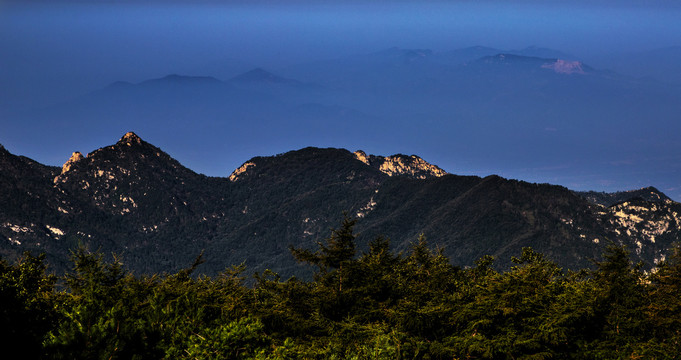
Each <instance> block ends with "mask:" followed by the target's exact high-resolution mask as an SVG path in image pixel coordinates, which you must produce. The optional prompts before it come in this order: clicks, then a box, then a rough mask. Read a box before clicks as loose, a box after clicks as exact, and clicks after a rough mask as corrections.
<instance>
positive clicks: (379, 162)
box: [354, 150, 447, 179]
mask: <svg viewBox="0 0 681 360" xmlns="http://www.w3.org/2000/svg"><path fill="white" fill-rule="evenodd" d="M354 155H355V159H357V160H359V161H361V162H363V163H365V164H367V165H369V166H371V167H374V168H376V169H378V170H380V171H381V172H382V173H384V174H386V175H388V176H409V177H412V178H416V179H426V178H429V177H441V176H444V175H447V172H446V171H444V170H442V169H441V168H439V167H438V166H436V165H433V164H430V163H428V162H427V161H425V160H423V159H422V158H420V157H418V156H416V155H411V156H408V155H402V154H397V155H391V156H376V155H367V154H366V153H365V152H364V151H362V150H357V151H355V152H354Z"/></svg>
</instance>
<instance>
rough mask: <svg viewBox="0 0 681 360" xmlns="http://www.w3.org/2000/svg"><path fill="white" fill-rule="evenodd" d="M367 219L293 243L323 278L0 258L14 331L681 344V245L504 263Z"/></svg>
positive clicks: (480, 349)
mask: <svg viewBox="0 0 681 360" xmlns="http://www.w3.org/2000/svg"><path fill="white" fill-rule="evenodd" d="M354 224H355V221H354V220H352V219H349V218H346V219H345V220H344V221H343V223H342V224H341V226H340V227H339V228H338V229H336V230H334V231H333V232H332V233H331V235H330V236H329V237H328V238H327V239H326V240H324V241H323V242H320V243H319V244H318V247H317V248H315V249H300V248H291V249H290V251H291V253H292V256H293V257H294V258H295V259H297V260H298V261H300V262H302V263H303V264H307V265H308V267H307V269H308V271H309V272H311V273H313V275H314V276H313V280H311V281H303V280H299V279H297V278H289V279H282V278H280V277H279V275H277V274H276V273H273V272H269V271H267V272H264V273H258V274H255V276H254V277H252V278H246V277H245V276H244V275H243V273H244V271H245V270H246V269H245V268H244V266H243V265H240V266H235V267H232V268H229V269H227V270H225V271H223V272H221V273H220V274H218V275H216V276H214V277H207V276H197V275H196V271H197V269H199V268H200V267H201V258H198V259H197V260H196V261H195V262H194V264H193V265H192V266H190V267H187V268H186V269H184V270H182V271H179V272H176V273H171V274H168V273H163V274H154V275H138V274H134V273H131V272H129V271H128V270H126V269H125V268H124V267H123V266H122V265H121V263H120V262H106V261H103V260H102V255H101V254H98V253H91V252H89V251H87V250H86V249H83V248H80V249H78V250H77V251H75V252H74V253H73V254H72V261H73V265H72V269H71V270H70V271H69V272H68V273H67V274H66V275H65V276H63V277H55V276H54V275H47V273H46V268H45V266H46V265H45V262H44V260H45V257H44V256H42V255H41V256H38V257H34V256H31V255H25V256H24V257H23V258H22V259H21V260H20V261H19V262H18V263H9V262H7V261H5V260H2V261H1V262H0V299H1V302H2V305H3V306H2V307H1V308H0V312H1V316H0V321H1V322H2V324H0V339H2V341H3V343H4V344H6V345H11V347H10V348H12V349H21V354H22V355H21V358H24V359H33V358H35V359H38V358H40V359H96V358H99V359H162V358H165V359H549V358H550V359H675V358H677V355H678V354H679V353H681V315H680V314H681V312H680V311H679V310H681V248H679V247H678V246H677V247H675V248H674V249H673V250H672V251H671V252H670V256H669V257H668V258H667V259H666V260H665V261H664V262H662V263H661V264H660V266H659V268H658V270H657V271H656V272H654V273H644V272H642V271H641V269H640V266H638V265H635V264H633V263H632V261H631V260H630V256H629V253H628V250H627V249H626V248H623V247H620V246H615V245H609V246H608V247H607V248H606V250H605V252H604V253H603V254H602V256H601V258H600V259H599V260H597V261H596V262H595V268H594V270H582V271H567V270H564V269H561V268H560V267H559V266H557V265H556V264H555V263H554V262H552V261H549V260H547V259H546V258H545V257H544V256H543V255H542V254H540V253H537V252H535V251H533V250H532V249H530V248H525V249H523V250H522V252H520V253H518V254H517V257H513V258H512V262H513V264H514V265H513V267H512V268H510V269H509V270H508V271H503V272H498V271H495V270H494V268H493V266H492V265H493V262H494V259H493V258H492V257H483V258H480V259H478V260H477V261H476V265H475V266H473V267H470V268H460V267H456V266H453V265H451V263H450V259H448V258H447V257H446V256H444V255H443V254H442V252H441V251H440V250H438V249H434V248H433V247H432V246H431V245H429V244H428V243H427V242H426V241H425V239H423V238H421V239H419V240H418V241H415V242H413V243H412V244H411V245H410V246H409V248H408V249H407V250H405V251H403V252H395V251H394V250H392V249H391V248H390V243H389V241H388V240H386V239H383V238H375V239H374V240H373V241H372V242H371V245H370V246H369V248H368V249H367V250H366V251H358V250H357V249H356V248H357V244H356V243H355V234H354V232H353V228H354Z"/></svg>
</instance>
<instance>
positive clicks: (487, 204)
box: [0, 133, 681, 276]
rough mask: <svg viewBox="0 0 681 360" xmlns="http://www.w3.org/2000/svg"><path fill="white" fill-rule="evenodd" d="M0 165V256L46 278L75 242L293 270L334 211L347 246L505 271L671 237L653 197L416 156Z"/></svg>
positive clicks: (151, 157) (165, 259)
mask: <svg viewBox="0 0 681 360" xmlns="http://www.w3.org/2000/svg"><path fill="white" fill-rule="evenodd" d="M0 166H1V168H0V170H2V171H1V172H0V174H1V177H0V203H1V204H2V206H1V207H0V243H1V245H0V250H1V251H2V254H3V256H6V257H15V256H17V255H18V254H20V253H21V252H22V251H24V250H32V251H45V252H47V253H48V259H49V261H50V264H52V266H53V267H54V268H55V269H56V270H58V271H61V270H63V269H64V268H65V267H66V266H68V260H67V258H68V254H69V251H70V250H71V249H73V248H74V247H75V246H77V245H78V244H79V243H80V244H84V245H86V246H89V247H90V248H91V249H100V250H102V251H103V252H105V253H107V254H108V253H111V252H115V253H119V254H120V255H121V256H122V259H123V261H124V263H125V264H126V266H129V267H130V268H132V269H134V270H135V271H138V272H158V271H174V270H177V269H178V268H180V267H183V266H187V265H188V264H190V263H191V261H192V260H193V258H194V257H195V256H197V255H198V254H199V253H200V252H201V251H204V250H205V258H206V260H207V262H206V264H204V265H203V266H202V269H201V271H203V272H205V273H209V274H213V273H216V272H218V271H220V270H222V269H224V268H225V267H228V266H230V265H232V264H238V263H241V262H243V261H245V262H246V264H247V266H248V268H249V270H250V271H262V270H264V269H267V268H270V269H273V270H275V271H278V272H281V273H282V275H284V276H289V275H295V274H301V273H302V272H303V271H301V269H300V267H299V266H298V265H297V264H296V263H295V261H294V259H293V257H292V256H290V254H289V252H288V247H289V246H291V245H293V246H296V247H309V248H312V247H314V246H315V244H316V242H318V241H321V240H323V239H324V238H326V237H327V236H328V234H329V229H330V228H331V227H334V226H336V225H337V224H338V221H339V220H340V218H341V216H342V213H343V212H347V214H348V215H350V216H353V217H356V218H357V219H358V223H357V227H356V230H357V232H358V234H359V237H358V246H359V248H360V250H361V249H365V248H366V246H367V244H368V243H369V241H371V240H372V239H373V238H375V237H376V236H379V235H383V236H387V237H389V238H391V240H392V244H393V246H394V247H395V248H397V249H401V250H402V249H406V248H407V247H408V246H409V244H410V243H411V242H413V241H415V240H416V239H417V238H418V236H419V235H420V234H424V235H425V236H426V237H427V238H428V239H429V241H430V243H431V244H433V246H435V245H437V246H441V247H443V249H444V252H445V254H446V255H448V256H449V257H450V258H451V259H452V261H453V262H454V263H455V264H457V265H462V266H468V265H473V262H474V261H475V260H476V259H477V258H479V257H481V256H483V255H494V256H496V257H497V259H498V261H497V266H499V267H506V266H509V264H510V263H509V260H510V257H511V256H515V255H518V254H519V253H520V251H521V249H522V247H525V246H532V247H533V248H535V249H536V250H538V251H541V252H543V253H545V254H546V255H547V256H548V257H549V258H551V259H553V260H555V261H557V262H558V263H559V264H561V265H562V266H566V267H569V268H578V267H584V266H589V265H590V262H589V259H591V258H595V257H597V256H598V255H599V254H600V252H601V251H602V249H603V246H605V245H606V244H607V243H608V242H609V241H613V242H616V243H620V244H625V245H628V246H629V247H630V248H631V249H632V250H633V251H634V256H635V257H636V258H637V259H640V260H642V261H644V262H646V263H647V266H648V267H651V266H653V265H654V263H655V261H657V260H659V259H661V258H663V257H664V255H665V250H666V249H667V248H668V247H669V246H670V244H671V243H672V242H674V241H679V239H680V237H679V235H680V234H681V218H680V217H679V213H681V208H679V206H680V205H679V204H678V203H675V202H673V201H670V200H668V199H666V198H663V196H664V195H663V194H661V193H659V194H660V195H659V199H652V200H653V201H651V200H650V199H649V200H645V199H642V198H634V199H627V201H625V202H619V203H616V204H613V205H611V206H610V207H606V206H604V205H601V204H598V203H595V202H590V201H587V199H586V198H583V197H581V196H579V194H577V193H574V192H572V191H569V190H567V189H565V188H563V187H560V186H553V185H546V184H542V185H538V184H531V183H526V182H521V181H514V180H506V179H503V178H501V177H498V176H489V177H486V178H479V177H475V176H457V175H451V174H447V173H445V172H444V171H443V170H442V169H440V168H438V167H437V166H435V165H432V164H429V163H427V162H426V161H425V160H423V159H421V158H419V157H418V156H415V155H412V156H406V155H393V156H376V155H367V154H366V153H364V152H362V151H356V152H355V153H352V152H350V151H347V150H344V149H333V148H329V149H320V148H304V149H301V150H296V151H291V152H287V153H284V154H280V155H277V156H270V157H255V158H252V159H250V160H249V161H247V162H245V163H244V164H243V165H242V166H240V167H239V168H238V169H236V170H235V171H234V172H233V173H232V174H231V175H230V176H229V177H228V178H211V177H206V176H203V175H199V174H196V173H195V172H193V171H191V170H189V169H187V168H185V167H184V166H182V165H181V164H180V163H179V162H177V161H176V160H174V159H173V158H172V157H170V156H169V155H168V154H166V153H164V152H163V151H162V150H160V149H159V148H157V147H155V146H153V145H151V144H149V143H146V142H145V141H143V140H142V139H140V138H139V137H138V136H137V135H135V134H134V133H127V134H125V135H124V136H123V137H122V138H121V139H120V140H119V141H118V142H117V143H116V144H114V145H111V146H107V147H104V148H101V149H98V150H95V151H93V152H92V153H90V154H88V155H87V156H83V155H82V154H80V153H74V155H73V156H72V157H71V158H70V159H69V160H68V161H67V162H66V163H65V164H64V166H63V167H62V169H61V170H60V169H59V168H55V167H46V166H43V165H40V164H38V163H36V162H34V161H32V160H30V159H27V158H23V157H19V156H15V155H12V154H10V153H9V152H7V151H6V150H4V149H0ZM615 197H617V196H616V195H612V198H615ZM609 198H610V197H609V196H608V195H601V196H600V199H609Z"/></svg>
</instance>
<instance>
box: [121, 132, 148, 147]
mask: <svg viewBox="0 0 681 360" xmlns="http://www.w3.org/2000/svg"><path fill="white" fill-rule="evenodd" d="M117 144H120V145H127V146H132V145H135V144H136V145H139V144H142V138H140V137H139V136H137V134H135V133H134V132H132V131H130V132H128V133H126V134H125V135H123V137H122V138H121V139H120V140H118V143H117Z"/></svg>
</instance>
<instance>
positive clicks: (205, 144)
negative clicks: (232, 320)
mask: <svg viewBox="0 0 681 360" xmlns="http://www.w3.org/2000/svg"><path fill="white" fill-rule="evenodd" d="M680 16H681V6H679V5H678V4H676V3H673V2H671V1H657V2H653V3H647V4H641V3H639V2H635V1H626V2H616V1H605V0H602V1H597V2H593V3H592V2H586V1H572V2H569V3H565V2H560V3H558V2H539V1H523V2H521V3H514V4H507V3H500V2H498V1H484V2H481V3H474V2H469V1H456V2H437V1H436V2H427V3H418V2H412V1H380V2H376V3H371V4H366V3H362V2H357V1H344V2H340V3H337V2H333V3H332V2H325V1H321V2H318V1H314V2H313V1H294V2H287V3H279V2H277V3H274V2H271V1H258V2H255V3H251V2H244V1H227V2H214V1H206V2H201V3H200V4H198V5H197V4H194V3H189V2H186V1H171V2H164V1H148V2H144V3H132V2H123V3H108V2H88V1H58V2H49V3H48V2H42V1H29V2H15V1H5V2H2V3H0V84H1V85H0V126H1V127H2V128H3V129H5V130H4V131H3V133H0V143H2V144H3V145H4V146H5V147H6V148H7V149H8V150H9V151H11V152H12V153H14V154H18V155H22V156H27V157H29V158H32V159H34V160H36V161H38V162H40V163H43V164H47V165H52V166H61V164H63V162H65V161H66V160H67V159H68V155H69V154H71V153H72V152H73V151H81V152H83V153H87V152H89V151H92V150H94V149H96V148H99V147H101V146H103V145H102V144H107V143H109V142H110V140H107V139H112V138H115V136H116V135H117V134H118V133H124V132H125V131H128V130H133V131H135V132H136V133H138V134H142V135H140V136H141V137H142V138H143V139H145V141H148V142H150V143H152V144H154V145H155V146H158V147H160V148H161V149H163V150H164V151H166V152H167V153H169V154H170V155H171V156H173V158H176V159H178V161H180V162H181V163H182V164H184V165H185V166H187V167H188V168H190V169H192V170H193V171H196V172H198V173H203V174H206V175H209V176H222V177H226V176H228V175H229V173H230V172H231V171H232V170H233V169H235V168H236V167H238V166H239V165H240V164H241V163H243V162H244V161H246V160H248V159H250V158H252V157H254V156H268V155H274V154H278V153H283V152H287V151H291V150H295V149H300V148H303V147H306V146H315V147H336V148H345V149H348V150H350V151H354V150H351V149H362V150H364V151H366V152H367V153H373V154H397V153H408V154H416V155H418V156H420V157H422V158H424V159H425V160H427V161H428V162H430V163H433V164H435V165H437V166H440V167H441V168H443V169H445V170H446V171H447V172H449V173H452V174H458V175H476V176H487V175H491V174H498V175H500V176H502V177H505V178H511V179H518V180H524V181H528V182H536V183H551V184H556V185H562V186H565V187H568V188H570V189H573V190H594V191H606V192H613V191H626V190H632V189H635V188H643V187H647V186H654V187H656V188H658V189H660V190H661V191H662V192H664V193H665V194H667V195H668V196H669V197H671V198H673V199H675V200H676V201H679V200H681V186H679V185H680V184H679V180H678V179H679V178H681V156H679V155H675V154H678V153H679V150H681V148H680V147H681V144H680V142H679V141H678V140H677V139H676V138H675V137H674V136H673V133H674V132H676V130H679V129H678V127H679V124H678V123H679V121H678V120H679V118H678V115H677V114H678V112H677V110H678V109H677V106H676V105H673V104H674V102H675V98H673V94H672V93H674V92H675V91H676V90H677V89H679V86H680V85H679V84H681V81H680V80H678V75H675V74H678V72H677V71H676V70H678V69H679V65H678V59H680V58H677V57H673V58H668V59H667V58H664V56H661V55H660V56H658V58H655V55H656V54H676V53H681V51H678V49H681V47H680V46H681V24H680V23H679V22H678V21H676V20H677V19H678V18H679V17H680ZM26 24H30V26H26ZM471 46H486V47H491V48H495V49H499V50H502V51H512V50H516V51H521V50H523V49H525V48H526V47H528V46H535V47H537V48H546V49H549V50H550V49H553V51H557V52H561V53H564V54H567V55H569V56H571V57H574V58H576V59H578V60H580V61H582V62H583V63H584V64H586V65H588V66H591V67H593V68H595V69H597V70H599V71H601V70H612V71H614V73H617V74H622V75H623V76H628V77H631V79H642V78H651V79H655V80H654V81H655V82H652V83H651V82H649V83H644V82H643V80H642V82H641V83H642V84H644V85H641V86H647V87H646V88H645V89H646V90H645V91H649V90H647V89H648V87H650V88H652V87H654V89H652V90H650V91H649V92H650V99H647V98H645V99H644V98H641V100H640V104H636V103H634V102H636V101H639V98H636V97H631V96H633V95H630V94H628V93H627V94H625V95H626V96H629V97H623V99H625V100H623V103H622V106H623V107H625V109H624V110H621V111H620V110H618V111H619V112H613V111H614V110H613V109H615V107H616V106H617V104H615V103H613V104H614V105H608V106H610V108H608V107H600V108H599V107H598V106H596V105H594V106H593V107H592V108H590V109H587V110H588V111H590V112H585V113H584V112H583V113H579V112H578V111H577V109H580V107H572V108H571V107H565V109H575V110H576V111H577V112H576V113H575V118H579V117H580V116H582V117H584V116H586V118H585V119H577V120H576V121H570V122H568V121H567V120H568V119H569V117H568V116H567V115H565V114H563V113H560V112H561V111H564V110H563V108H561V109H558V108H556V109H555V110H551V108H550V107H548V105H547V107H546V108H545V109H544V108H542V109H543V110H541V111H538V114H534V115H531V116H535V117H536V118H533V120H532V121H535V122H538V123H537V125H536V126H535V125H532V126H530V125H528V122H529V121H530V120H527V119H525V118H524V117H525V116H527V114H525V113H523V112H518V113H511V114H512V115H513V118H512V122H513V123H515V124H517V125H515V127H513V126H512V124H504V123H502V122H495V121H496V120H494V121H493V119H494V118H495V117H498V116H500V114H505V112H504V110H503V109H504V108H509V109H513V111H522V110H523V108H520V110H518V109H517V108H514V107H513V106H512V104H511V105H508V104H501V105H503V106H501V107H500V108H499V110H495V111H497V112H496V113H492V114H489V113H486V112H485V111H486V110H485V109H479V110H480V112H479V113H474V112H472V111H473V110H469V109H463V110H461V111H460V112H456V113H454V112H453V111H452V109H456V106H454V105H452V107H451V108H445V107H443V108H442V111H440V112H438V111H439V110H438V111H436V110H431V109H429V108H427V107H426V105H423V104H425V102H424V103H423V104H416V103H415V104H414V105H413V106H411V105H410V106H411V108H408V107H407V105H409V104H403V103H404V100H403V99H401V98H398V97H395V98H390V97H386V98H381V99H378V100H376V103H375V104H371V105H367V104H363V103H360V102H358V101H356V100H353V101H354V102H348V101H346V102H343V101H344V100H337V99H336V98H333V97H332V96H331V95H328V96H327V97H325V98H323V100H318V99H314V100H310V103H311V104H321V105H323V106H325V108H312V109H310V108H305V109H303V110H304V111H305V112H303V114H305V116H309V117H314V116H320V117H324V116H328V119H325V120H324V121H323V122H319V123H315V122H311V120H299V119H298V118H295V117H286V116H284V115H282V116H281V117H280V118H276V117H269V118H266V117H267V116H271V114H272V113H274V114H278V113H280V112H279V110H272V111H271V113H269V114H264V115H253V116H244V115H243V114H241V113H238V112H236V113H235V114H236V115H232V114H231V113H228V114H230V118H229V120H224V121H222V120H221V121H217V120H215V119H217V118H216V117H215V116H216V115H214V114H209V115H210V116H213V118H210V116H208V117H206V119H205V120H200V119H196V118H195V117H194V116H191V114H184V113H182V112H181V111H177V110H171V109H166V110H163V111H160V110H158V111H157V110H155V112H152V111H151V110H150V109H146V108H145V109H142V110H144V111H141V110H140V109H141V108H140V109H138V108H131V110H129V112H128V113H125V112H121V113H120V114H124V115H125V116H127V118H120V119H113V118H111V119H110V118H107V116H109V114H99V113H97V112H96V111H94V110H88V111H89V112H87V111H81V110H79V111H80V112H73V111H71V112H68V111H65V110H64V114H62V115H59V116H62V117H61V118H59V116H56V115H55V118H54V119H49V118H48V117H47V116H46V115H45V114H43V113H41V114H40V116H36V115H35V114H36V113H38V112H39V111H43V112H45V111H46V110H40V109H45V108H46V107H47V108H48V109H58V110H60V111H61V109H64V108H68V107H69V106H72V104H74V103H78V102H79V101H84V100H83V99H88V96H92V94H93V93H97V92H98V91H101V90H102V89H104V88H106V87H107V86H108V85H110V84H112V83H114V82H119V81H123V82H130V83H132V84H139V83H141V82H143V81H146V80H149V79H160V78H163V77H164V76H166V75H169V74H180V75H186V76H211V77H215V78H216V79H219V80H221V81H226V80H229V79H231V78H232V77H234V76H236V75H238V74H241V73H244V72H246V71H248V70H251V69H255V68H263V69H265V70H267V71H270V72H271V73H273V74H275V75H277V76H281V77H284V78H290V79H294V80H300V79H298V77H299V76H300V77H308V78H310V79H312V78H315V77H316V78H320V76H321V75H319V74H314V73H306V72H305V71H304V70H305V69H310V68H312V67H314V66H318V65H319V64H320V63H321V64H323V63H325V62H329V61H336V60H338V59H348V58H354V57H357V58H361V57H362V56H364V55H367V54H373V53H376V52H381V51H383V50H386V49H390V48H393V47H397V48H400V49H430V50H432V51H433V52H434V53H435V54H445V53H447V52H451V51H454V50H457V49H465V48H468V47H471ZM660 49H665V50H666V51H667V52H661V51H662V50H660ZM656 51H657V52H656ZM674 51H676V52H674ZM646 56H647V57H646ZM675 56H676V55H675ZM639 59H654V60H655V61H656V62H655V63H654V64H652V65H649V64H648V63H643V65H639V66H638V67H637V65H636V64H637V61H638V62H640V61H643V60H640V61H639ZM646 65H647V66H646ZM301 68H302V70H301ZM383 70H385V69H383ZM429 71H430V72H432V71H434V70H432V69H426V70H425V72H424V73H425V74H430V72H429ZM432 73H435V74H440V73H436V72H432ZM445 73H446V72H445ZM399 74H402V73H399ZM405 74H406V75H405V79H409V77H408V74H407V73H405ZM322 75H323V73H322ZM327 75H329V74H327ZM327 77H330V76H327ZM660 77H662V78H660ZM306 80H308V79H302V80H301V81H306ZM419 81H420V80H419ZM636 81H638V80H636ZM657 83H664V85H660V86H658V85H649V84H657ZM332 84H338V82H336V83H332ZM668 84H671V85H668ZM324 86H327V87H328V86H329V85H328V84H324ZM382 86H384V87H385V88H387V89H390V87H391V85H390V84H389V83H387V82H386V83H385V84H383V85H382ZM637 86H638V85H637ZM424 89H425V88H424ZM380 90H381V91H384V89H383V88H380ZM436 90H438V89H433V90H432V91H436ZM618 91H619V90H618ZM642 91H643V90H642ZM632 94H637V93H636V92H632ZM646 94H647V93H646ZM540 95H541V94H540ZM268 96H269V95H268ZM277 96H278V95H277ZM613 96H615V95H613ZM655 97H657V99H655ZM426 100H427V99H426ZM302 101H308V100H307V99H304V100H302ZM390 101H392V102H393V103H395V104H398V105H400V106H402V108H404V109H407V110H410V109H412V111H411V113H410V112H407V111H406V110H403V111H402V113H403V114H404V115H403V116H395V114H393V113H391V112H390V111H389V110H385V109H389V107H390V106H391V105H390V104H391V103H390ZM420 101H425V100H424V99H421V100H420ZM54 104H56V105H54ZM306 104H307V103H303V104H296V106H297V105H301V106H302V105H306ZM528 104H530V105H532V103H531V102H529V101H528ZM431 105H432V104H431ZM435 105H437V104H435ZM536 105H537V106H544V105H543V104H541V103H537V104H536ZM192 106H195V107H193V108H188V110H187V111H188V112H189V113H190V112H191V111H189V110H192V111H193V110H196V109H201V107H200V106H199V105H192ZM315 106H316V105H315ZM580 106H585V105H583V104H582V103H580ZM459 107H460V106H459ZM36 109H38V110H36ZM632 109H633V110H632ZM152 110H153V109H152ZM587 110H584V111H587ZM50 111H52V110H50ZM55 111H56V110H55ZM69 111H70V110H69ZM145 111H146V112H145ZM296 111H298V110H296ZM333 111H335V112H333ZM552 111H555V112H556V113H553V112H552ZM636 111H638V112H636ZM332 112H333V113H332ZM55 113H58V112H55ZM74 114H76V115H78V116H82V118H77V116H75V115H74ZM150 114H151V115H153V116H150ZM225 114H227V113H225ZM295 114H298V113H295ZM310 114H311V115H310ZM319 114H322V115H319ZM325 114H331V115H325ZM348 114H350V115H348ZM556 114H559V115H560V116H556ZM629 114H631V115H629ZM266 115H267V116H266ZM602 115H607V116H610V117H612V118H610V119H607V118H604V117H603V116H602ZM110 116H113V115H110ZM353 116H354V117H353ZM551 117H555V120H552V119H551ZM544 118H546V119H547V120H542V119H544ZM348 119H349V120H348ZM479 119H483V120H479ZM320 121H321V120H320ZM499 121H500V120H499ZM343 122H345V124H346V125H344V123H343ZM606 122H607V123H606ZM647 123H649V124H650V125H649V127H650V129H648V128H646V125H645V124H647ZM618 124H619V125H618ZM131 128H132V129H131ZM516 128H517V129H519V130H513V129H516ZM580 133H581V134H585V135H584V136H583V137H582V138H580V136H579V134H580ZM590 133H593V134H590ZM594 141H599V142H600V143H594ZM620 141H626V142H630V143H629V144H627V145H628V146H625V145H623V144H618V142H620ZM580 142H581V143H580Z"/></svg>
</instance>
